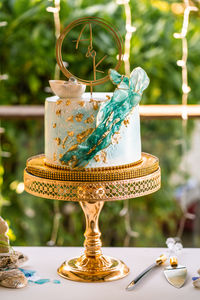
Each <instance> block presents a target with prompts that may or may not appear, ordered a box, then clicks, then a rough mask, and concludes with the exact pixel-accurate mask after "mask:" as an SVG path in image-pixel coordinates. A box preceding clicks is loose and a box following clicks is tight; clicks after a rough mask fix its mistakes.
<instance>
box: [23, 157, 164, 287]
mask: <svg viewBox="0 0 200 300" xmlns="http://www.w3.org/2000/svg"><path fill="white" fill-rule="evenodd" d="M160 184H161V173H160V167H159V161H158V159H157V158H156V157H155V156H153V155H150V154H147V153H142V159H141V161H140V162H139V163H138V164H132V165H131V164H130V165H126V166H119V167H112V168H108V169H106V168H98V169H96V170H95V169H88V170H87V169H84V170H77V171H76V170H73V171H70V170H66V169H56V168H52V167H49V166H46V165H45V157H44V155H39V156H34V157H32V158H30V159H29V160H28V161H27V165H26V169H25V170H24V185H25V190H26V191H27V192H28V193H30V194H33V195H35V196H37V197H43V198H49V199H56V200H63V201H78V202H79V204H80V206H81V207H82V209H83V212H84V214H85V219H86V231H85V234H84V236H85V242H84V247H85V252H84V254H83V255H81V256H80V257H76V258H72V259H71V260H69V261H65V262H64V263H63V264H62V265H61V266H60V267H59V268H58V274H59V275H60V276H62V277H64V278H66V279H69V280H74V281H82V282H102V281H113V280H117V279H120V278H123V277H124V276H126V275H127V274H128V273H129V268H128V267H127V266H126V265H125V264H124V263H123V262H122V261H121V260H119V259H116V258H112V257H108V256H104V255H103V254H102V250H101V245H102V243H101V239H100V237H101V232H100V230H99V225H98V221H99V215H100V212H101V209H102V207H103V205H104V202H105V201H116V200H126V199H131V198H136V197H140V196H144V195H147V194H150V193H153V192H156V191H157V190H158V189H159V188H160Z"/></svg>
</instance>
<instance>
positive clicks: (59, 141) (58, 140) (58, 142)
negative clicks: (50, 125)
mask: <svg viewBox="0 0 200 300" xmlns="http://www.w3.org/2000/svg"><path fill="white" fill-rule="evenodd" d="M54 140H55V141H56V143H57V145H58V146H59V145H60V143H61V139H60V138H59V137H57V138H55V139H54Z"/></svg>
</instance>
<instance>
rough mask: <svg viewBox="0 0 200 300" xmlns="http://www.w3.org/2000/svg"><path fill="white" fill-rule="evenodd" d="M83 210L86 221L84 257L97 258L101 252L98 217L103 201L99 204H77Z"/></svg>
mask: <svg viewBox="0 0 200 300" xmlns="http://www.w3.org/2000/svg"><path fill="white" fill-rule="evenodd" d="M79 204H80V206H81V207H82V209H83V212H84V214H85V220H86V230H85V233H84V236H85V242H84V246H85V256H86V257H89V258H97V257H99V256H100V255H101V254H102V251H101V245H102V242H101V239H100V237H101V232H100V231H99V224H98V221H99V215H100V212H101V210H102V207H103V205H104V202H103V201H99V202H85V201H83V202H79Z"/></svg>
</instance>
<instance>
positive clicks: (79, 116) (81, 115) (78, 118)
mask: <svg viewBox="0 0 200 300" xmlns="http://www.w3.org/2000/svg"><path fill="white" fill-rule="evenodd" d="M75 119H76V121H77V122H81V121H82V119H83V114H77V115H76V116H75Z"/></svg>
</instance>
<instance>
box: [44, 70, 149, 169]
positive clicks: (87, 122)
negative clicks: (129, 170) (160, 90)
mask: <svg viewBox="0 0 200 300" xmlns="http://www.w3.org/2000/svg"><path fill="white" fill-rule="evenodd" d="M109 77H110V80H111V81H112V82H113V84H115V85H117V88H116V89H115V91H114V93H92V94H91V93H85V85H83V84H81V83H80V82H78V81H77V80H76V79H75V78H73V77H71V78H70V79H69V81H61V80H58V81H57V80H50V86H51V88H52V90H53V92H54V93H55V94H56V96H53V97H49V98H47V99H46V101H45V163H46V165H48V166H51V167H57V168H67V169H84V168H85V169H88V168H90V169H91V168H102V167H114V166H125V165H132V164H137V163H140V161H141V137H140V116H139V102H140V100H141V97H142V93H143V91H144V90H145V89H146V88H147V86H148V84H149V78H148V76H147V74H146V73H145V71H144V70H143V69H142V68H140V67H138V68H135V69H134V70H133V71H132V73H131V75H130V78H128V77H127V76H123V75H120V74H119V73H118V72H117V71H116V70H114V69H111V70H109Z"/></svg>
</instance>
